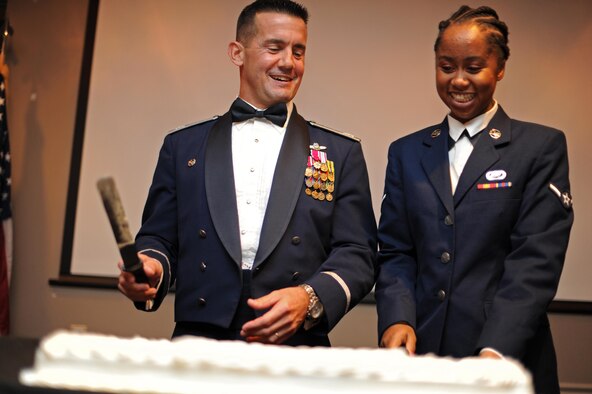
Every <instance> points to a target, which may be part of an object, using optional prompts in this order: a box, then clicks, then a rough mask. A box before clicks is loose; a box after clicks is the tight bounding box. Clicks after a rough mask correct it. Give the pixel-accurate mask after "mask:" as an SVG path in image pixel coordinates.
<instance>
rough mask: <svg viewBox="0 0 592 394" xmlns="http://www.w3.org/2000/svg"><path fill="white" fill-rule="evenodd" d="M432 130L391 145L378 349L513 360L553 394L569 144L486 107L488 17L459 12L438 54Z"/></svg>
mask: <svg viewBox="0 0 592 394" xmlns="http://www.w3.org/2000/svg"><path fill="white" fill-rule="evenodd" d="M435 54H436V86H437V91H438V95H439V96H440V98H441V99H442V101H443V102H444V103H445V104H446V105H447V106H448V108H449V109H450V113H449V114H448V115H447V116H446V118H445V119H444V121H443V122H442V123H440V124H436V125H434V126H430V127H428V128H425V129H423V130H420V131H418V132H416V133H413V134H411V135H408V136H406V137H404V138H401V139H400V140H398V141H395V142H394V143H393V144H392V145H391V147H390V149H389V156H388V160H389V162H388V168H387V173H386V183H385V196H384V199H383V203H382V214H381V219H380V225H379V240H380V254H379V261H378V265H379V269H378V271H377V284H376V299H377V308H378V315H379V327H378V329H379V338H380V341H381V345H382V346H385V347H399V346H404V347H406V348H407V350H408V351H409V352H410V353H415V352H417V353H419V354H424V353H429V352H432V353H435V354H438V355H440V356H453V357H466V356H474V355H480V356H481V357H505V356H508V357H512V358H515V359H518V360H520V361H521V362H522V363H523V364H524V365H525V366H526V367H527V368H528V369H529V370H530V371H531V372H532V374H533V377H534V382H535V389H536V392H537V393H543V392H550V393H558V392H559V387H558V379H557V366H556V359H555V351H554V348H553V341H552V338H551V331H550V327H549V321H548V318H547V315H546V309H547V306H548V305H549V303H550V302H551V300H552V299H553V297H554V295H555V292H556V290H557V285H558V283H559V278H560V275H561V270H562V267H563V262H564V258H565V253H566V249H567V244H568V239H569V232H570V229H571V225H572V222H573V211H572V203H571V196H570V194H569V179H568V160H567V146H566V141H565V136H564V134H563V133H562V132H561V131H559V130H555V129H552V128H549V127H546V126H542V125H538V124H534V123H527V122H522V121H518V120H515V119H511V118H510V117H509V116H508V115H506V113H505V112H504V110H503V109H502V107H501V106H500V105H499V104H498V103H497V102H496V100H495V99H494V93H495V88H496V85H497V83H498V82H500V81H501V80H502V79H503V77H504V73H505V65H506V61H507V60H508V57H509V54H510V50H509V47H508V28H507V26H506V24H505V23H504V22H502V21H500V19H499V18H498V15H497V13H496V11H495V10H493V9H491V8H489V7H479V8H476V9H473V8H470V7H468V6H463V7H461V8H460V9H459V10H458V11H457V12H455V13H454V14H453V15H452V16H451V17H450V18H449V19H447V20H444V21H442V22H440V25H439V35H438V38H437V40H436V44H435Z"/></svg>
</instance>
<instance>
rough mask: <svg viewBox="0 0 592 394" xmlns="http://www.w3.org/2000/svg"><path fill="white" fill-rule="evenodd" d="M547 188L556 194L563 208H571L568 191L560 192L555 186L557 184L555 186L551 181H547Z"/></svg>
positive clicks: (571, 202)
mask: <svg viewBox="0 0 592 394" xmlns="http://www.w3.org/2000/svg"><path fill="white" fill-rule="evenodd" d="M549 189H551V191H552V192H553V193H554V194H555V195H556V196H557V198H559V201H561V205H563V208H565V209H571V208H572V207H573V198H572V197H571V194H569V192H568V191H565V192H563V193H562V192H561V191H560V190H559V189H558V188H557V186H555V185H554V184H552V183H549Z"/></svg>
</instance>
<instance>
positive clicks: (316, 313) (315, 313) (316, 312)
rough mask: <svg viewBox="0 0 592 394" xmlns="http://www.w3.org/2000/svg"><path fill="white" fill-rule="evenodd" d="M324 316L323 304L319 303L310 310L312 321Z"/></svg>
mask: <svg viewBox="0 0 592 394" xmlns="http://www.w3.org/2000/svg"><path fill="white" fill-rule="evenodd" d="M322 314H323V304H321V303H320V302H318V301H317V302H315V303H314V304H313V306H312V308H310V317H311V318H312V319H318V318H319V317H321V315H322Z"/></svg>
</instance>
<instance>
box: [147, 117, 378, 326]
mask: <svg viewBox="0 0 592 394" xmlns="http://www.w3.org/2000/svg"><path fill="white" fill-rule="evenodd" d="M231 132H232V119H231V115H230V113H226V114H225V115H223V116H221V117H216V118H214V119H212V120H210V121H205V122H202V123H199V124H195V125H192V126H188V127H185V128H182V129H180V130H178V131H174V132H172V133H170V134H169V135H167V136H166V138H165V140H164V143H163V146H162V148H161V151H160V155H159V159H158V163H157V167H156V170H155V173H154V178H153V181H152V185H151V187H150V190H149V195H148V199H147V202H146V205H145V208H144V213H143V217H142V226H141V229H140V231H139V233H138V235H137V237H136V243H137V248H138V251H140V252H141V253H145V254H146V255H149V256H150V257H153V258H155V259H157V260H158V261H160V262H161V264H162V266H163V270H164V279H163V284H162V285H161V286H160V289H159V292H158V294H157V297H156V299H155V303H154V307H153V310H156V309H157V308H158V306H159V305H160V304H161V302H162V300H163V298H164V297H165V295H166V293H167V292H168V290H169V288H170V286H172V285H173V284H176V290H175V291H176V294H175V321H177V322H180V321H183V322H200V323H208V324H213V325H217V326H220V327H228V326H229V325H230V323H231V321H232V319H233V316H234V314H235V311H236V309H237V305H238V301H239V298H240V295H241V286H242V282H241V275H242V270H241V247H240V235H239V223H238V213H237V205H236V197H235V190H234V175H233V166H232V151H231V150H232V148H231V147H232V143H231V135H232V134H231ZM315 143H316V144H317V146H318V147H320V149H321V151H322V152H325V154H326V160H327V161H331V162H332V164H333V174H334V182H333V187H332V188H331V189H333V192H332V193H331V196H330V197H329V198H324V199H323V200H321V199H320V198H318V199H315V198H313V197H312V196H311V195H309V194H311V193H310V192H311V191H314V192H315V193H316V192H317V191H316V190H315V189H314V188H312V187H310V188H308V187H307V185H306V184H305V181H306V179H307V177H305V170H306V169H307V166H308V160H309V157H310V156H311V154H312V153H313V152H312V149H311V147H312V146H313V145H314V144H315ZM307 189H308V190H307ZM319 193H320V189H319ZM326 193H327V191H326V190H325V195H326ZM329 200H330V201H329ZM375 257H376V222H375V219H374V213H373V211H372V203H371V196H370V190H369V182H368V174H367V169H366V163H365V160H364V156H363V153H362V149H361V145H360V143H359V140H357V139H356V138H355V137H353V136H349V135H345V134H344V133H337V132H334V131H331V130H329V129H325V128H323V127H321V126H318V125H316V124H314V123H313V122H307V121H305V120H304V118H302V117H301V116H300V115H299V114H298V113H297V112H296V108H295V107H294V110H293V112H292V115H291V117H290V120H289V123H288V126H287V129H286V134H285V136H284V140H283V144H282V146H281V149H280V153H279V157H278V160H277V165H276V169H275V173H274V177H273V184H272V188H271V193H270V197H269V202H268V205H267V211H266V213H265V218H264V221H263V227H262V230H261V235H260V242H259V248H258V251H257V254H256V257H255V261H254V265H253V270H252V279H251V295H252V297H253V298H257V297H261V296H264V295H266V294H268V293H270V292H271V291H273V290H277V289H281V288H285V287H290V286H297V285H299V284H301V283H308V284H309V285H311V286H312V287H313V288H314V289H315V292H316V293H317V295H318V297H319V299H320V300H321V302H322V304H323V306H324V310H325V317H326V318H325V319H324V323H323V324H319V325H317V326H315V327H314V328H313V329H311V330H310V331H316V334H317V335H326V334H327V333H328V332H329V331H330V330H331V328H333V327H334V326H335V325H336V324H337V322H338V321H339V320H340V319H341V318H342V317H343V316H344V315H345V313H346V312H347V311H348V310H350V309H351V308H353V307H354V306H355V305H356V304H357V303H358V302H359V301H360V300H361V299H362V298H363V297H364V296H365V295H366V294H367V293H369V292H370V290H371V288H372V285H373V282H374V262H375ZM136 306H137V307H138V306H139V305H138V304H136ZM142 306H143V305H142ZM142 306H140V307H142ZM258 314H261V312H258Z"/></svg>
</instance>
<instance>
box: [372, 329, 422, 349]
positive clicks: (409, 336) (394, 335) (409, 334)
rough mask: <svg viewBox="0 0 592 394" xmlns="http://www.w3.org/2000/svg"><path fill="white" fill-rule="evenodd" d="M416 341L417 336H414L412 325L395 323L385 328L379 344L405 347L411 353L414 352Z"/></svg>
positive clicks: (390, 346)
mask: <svg viewBox="0 0 592 394" xmlns="http://www.w3.org/2000/svg"><path fill="white" fill-rule="evenodd" d="M416 342H417V337H416V336H415V331H414V330H413V327H411V326H409V325H407V324H403V323H397V324H393V325H392V326H390V327H389V328H387V329H386V331H385V332H384V334H383V335H382V340H381V341H380V345H381V346H382V347H386V348H397V347H405V349H406V350H407V353H409V355H413V354H415V344H416Z"/></svg>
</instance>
